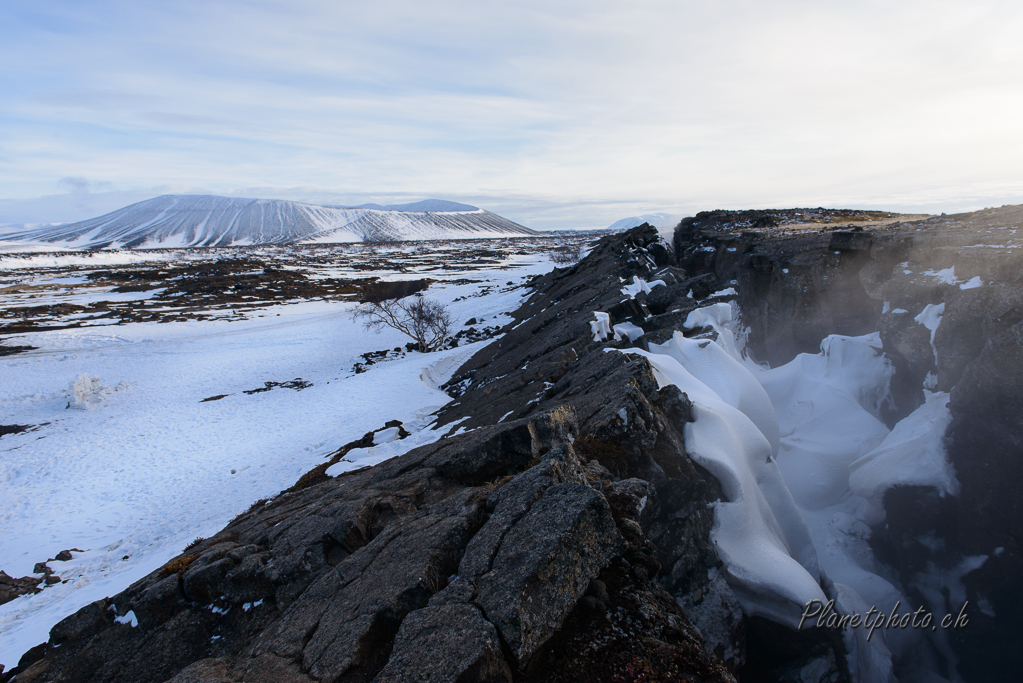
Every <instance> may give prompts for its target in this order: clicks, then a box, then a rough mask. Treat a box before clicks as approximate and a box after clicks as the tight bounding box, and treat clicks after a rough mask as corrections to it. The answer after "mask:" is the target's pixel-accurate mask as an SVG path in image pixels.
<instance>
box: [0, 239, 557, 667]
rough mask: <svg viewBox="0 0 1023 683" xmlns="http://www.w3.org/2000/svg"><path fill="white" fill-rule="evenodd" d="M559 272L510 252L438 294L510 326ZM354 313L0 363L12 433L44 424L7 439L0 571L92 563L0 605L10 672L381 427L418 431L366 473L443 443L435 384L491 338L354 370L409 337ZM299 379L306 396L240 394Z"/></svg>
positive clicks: (94, 335)
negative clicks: (64, 553) (15, 427)
mask: <svg viewBox="0 0 1023 683" xmlns="http://www.w3.org/2000/svg"><path fill="white" fill-rule="evenodd" d="M500 266H506V267H510V269H508V270H502V269H500ZM552 267H553V264H552V263H550V261H549V260H548V258H547V257H546V256H542V255H537V256H531V257H523V256H511V257H510V258H508V259H505V261H504V262H503V263H501V264H500V265H499V266H495V268H494V270H490V271H477V273H476V274H475V275H474V278H476V279H478V280H483V279H486V281H487V282H488V283H489V286H492V287H494V289H493V291H492V292H491V293H490V294H485V293H481V290H480V288H481V287H483V286H484V285H483V284H462V285H456V284H445V283H444V282H443V280H444V278H445V277H446V275H445V274H444V273H441V272H436V271H435V272H434V273H433V274H432V277H434V278H435V279H439V280H441V281H440V282H435V283H434V284H433V285H431V287H430V290H429V296H430V297H431V298H434V299H436V300H438V301H441V302H443V303H445V304H447V305H448V308H449V310H450V311H451V313H452V315H453V316H454V318H455V320H458V321H463V320H468V319H469V318H471V317H475V318H476V319H477V320H485V321H486V324H487V325H503V324H505V323H507V322H508V321H509V320H510V317H509V316H507V315H504V313H505V312H508V311H512V310H514V309H515V308H517V307H518V306H519V304H520V296H521V293H522V292H523V291H526V290H522V289H518V290H514V291H512V290H511V288H509V287H507V286H506V282H507V281H510V280H511V281H514V282H515V283H516V284H518V283H520V282H521V281H522V280H523V279H525V278H527V277H529V276H532V275H534V274H537V273H543V272H547V271H548V270H550V269H551V268H552ZM381 275H385V276H386V274H384V273H381ZM459 277H464V273H457V272H455V273H453V274H451V275H450V278H451V279H457V278H459ZM456 298H461V299H462V300H461V301H457V302H454V301H453V300H454V299H456ZM352 306H353V304H350V303H340V302H328V301H309V302H300V303H287V304H280V305H278V306H275V307H272V308H269V309H261V310H260V311H258V312H256V313H250V314H249V317H248V318H247V319H242V320H237V321H228V320H209V321H203V322H197V321H189V322H172V323H165V324H156V323H131V324H124V325H117V326H109V327H102V328H96V327H92V328H79V329H66V330H56V331H50V332H38V333H34V334H33V335H32V342H31V343H32V344H33V345H35V346H38V347H40V348H39V349H38V350H36V351H30V352H28V353H22V354H17V355H13V356H4V357H0V415H2V416H3V422H4V423H5V424H10V423H14V424H23V425H40V426H39V427H38V428H37V429H35V430H32V431H28V432H23V433H20V434H7V435H4V436H3V438H2V440H0V492H2V494H0V529H2V530H3V532H2V534H0V569H3V570H5V571H6V572H7V573H8V574H10V575H12V576H25V575H30V574H31V573H32V569H33V565H34V564H35V563H36V562H43V561H46V560H47V559H48V558H52V557H54V556H55V555H56V554H57V553H58V552H60V551H61V550H65V549H71V548H79V549H82V550H84V551H85V552H83V553H78V552H74V553H73V556H74V557H73V559H72V560H71V561H69V562H50V563H49V564H50V566H51V568H53V570H54V571H55V572H56V573H57V574H59V575H60V577H61V578H62V579H65V580H67V582H66V583H59V584H56V585H54V586H50V587H48V588H46V589H44V590H43V591H42V592H41V593H39V594H37V595H32V596H22V597H19V598H17V599H15V600H13V601H11V602H9V603H7V604H5V605H0V664H3V665H4V666H5V667H7V668H11V667H13V666H14V665H15V664H17V662H18V659H19V657H20V656H21V655H22V654H24V652H25V651H26V650H28V649H29V648H31V647H33V646H35V645H37V644H39V643H41V642H44V641H45V640H46V639H47V634H48V632H49V629H50V628H51V627H52V626H53V625H54V624H55V623H57V622H58V621H60V620H61V619H62V618H64V617H65V616H68V615H69V614H72V613H74V612H75V611H76V610H78V609H80V608H81V607H83V606H85V605H87V604H88V603H90V602H92V601H95V600H98V599H101V598H104V597H106V596H111V595H114V594H116V593H118V592H119V591H121V590H124V589H125V588H127V587H128V586H129V585H130V584H131V583H132V582H134V581H136V580H138V579H140V578H141V577H143V576H145V575H146V574H148V573H149V572H151V571H154V570H155V569H158V568H159V567H160V566H162V565H163V564H165V563H166V562H167V561H168V560H169V559H171V558H172V557H174V556H175V555H177V554H178V553H180V552H181V551H182V549H183V548H184V547H185V545H186V544H188V543H189V542H190V541H191V540H193V539H194V538H195V537H197V536H210V535H212V534H214V533H215V532H217V531H219V530H220V529H221V528H223V527H224V526H225V525H226V524H227V523H228V522H229V521H230V520H231V519H232V518H234V517H235V516H236V515H238V514H239V513H241V512H244V511H245V510H246V509H247V508H248V507H249V506H250V505H251V504H252V503H253V502H254V501H256V500H257V499H260V498H264V497H269V496H273V495H275V494H277V493H278V492H280V491H281V490H283V489H285V488H287V487H289V486H291V485H292V484H294V483H295V481H296V480H297V479H298V478H299V477H300V476H301V475H302V474H303V473H305V472H307V471H308V470H310V469H312V467H314V466H315V465H317V464H320V463H322V462H323V461H324V457H325V456H326V455H328V454H330V453H331V452H333V451H335V450H337V449H338V448H339V447H340V446H342V445H344V444H346V443H348V442H349V441H352V440H353V439H357V438H359V437H361V436H362V435H363V434H364V433H366V432H367V431H369V430H372V429H379V428H381V427H383V426H384V423H385V422H386V421H387V420H392V419H398V420H402V421H403V422H404V424H405V427H406V429H408V430H409V431H411V432H413V434H412V436H410V437H408V438H406V439H403V440H398V441H391V442H387V443H384V442H383V441H385V439H380V440H379V441H380V443H379V445H377V446H374V447H373V448H370V449H362V450H360V451H358V452H352V453H350V454H349V456H348V458H347V460H355V462H354V463H352V464H350V465H349V464H348V463H342V464H343V465H345V466H347V467H359V466H362V465H367V464H374V463H376V462H379V461H381V460H383V459H386V458H387V457H392V456H394V455H397V454H400V453H402V452H404V451H407V450H409V449H411V448H413V447H415V446H417V445H419V444H422V443H428V442H430V441H432V440H435V439H437V438H439V437H440V436H441V435H442V434H441V433H440V432H435V431H432V430H431V429H430V422H431V420H432V418H430V417H429V415H430V414H431V413H432V412H434V411H435V409H436V408H438V407H440V406H441V405H443V404H444V403H446V402H447V401H449V400H450V399H449V397H448V396H447V394H445V393H444V392H442V391H439V390H438V389H437V388H436V387H437V385H438V382H439V381H444V380H445V379H446V376H447V375H450V373H451V372H452V371H453V370H454V369H456V368H457V367H458V366H459V365H461V363H462V362H463V361H464V360H465V359H467V358H468V355H469V354H471V353H474V352H475V351H476V350H477V349H478V348H480V346H482V345H484V344H486V343H488V342H486V341H483V342H478V343H476V344H473V345H468V346H464V347H459V348H456V349H452V350H446V351H441V352H437V353H431V354H421V353H409V354H408V355H406V356H405V357H404V358H400V359H395V360H388V361H386V362H379V363H377V364H375V365H373V366H372V367H371V368H369V369H368V371H367V372H364V373H362V374H353V373H352V367H353V365H354V363H355V362H356V361H361V360H363V359H362V358H360V354H362V353H365V352H367V351H375V350H377V349H386V348H392V349H393V348H394V347H398V346H402V347H403V346H404V345H405V343H406V342H407V341H408V339H407V338H405V337H403V336H402V335H400V334H399V333H397V332H394V331H393V330H385V331H384V332H383V333H381V334H379V335H376V334H372V333H367V332H366V331H365V330H363V328H362V327H361V326H359V325H357V324H356V323H355V322H353V321H352V320H351V319H350V318H349V317H348V315H347V314H348V312H349V311H350V309H351V307H352ZM424 368H428V370H426V371H425V372H424ZM82 375H85V376H86V377H87V379H84V380H83V379H82ZM295 378H301V379H303V380H305V381H307V382H311V383H312V386H310V387H309V388H306V389H303V390H301V391H294V390H292V389H288V388H283V387H278V388H275V389H273V390H271V391H266V392H262V393H254V394H245V393H243V392H244V391H245V390H250V389H257V388H260V387H262V386H263V384H264V382H266V381H276V382H285V381H290V380H293V379H295ZM220 394H228V395H227V396H226V397H225V398H222V399H220V400H216V401H209V402H201V401H202V400H203V399H205V398H209V397H212V396H216V395H220ZM76 403H77V404H80V407H81V408H82V409H75V408H76ZM385 436H386V435H385ZM340 469H344V467H341V468H340ZM39 578H40V581H41V580H42V576H41V575H40V577H39Z"/></svg>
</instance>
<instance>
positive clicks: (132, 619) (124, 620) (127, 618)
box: [114, 608, 139, 628]
mask: <svg viewBox="0 0 1023 683" xmlns="http://www.w3.org/2000/svg"><path fill="white" fill-rule="evenodd" d="M115 611H116V608H115ZM114 623H115V624H124V625H126V626H131V627H132V628H135V627H136V626H138V625H139V620H138V617H136V616H135V610H128V613H127V614H125V615H124V616H120V617H114Z"/></svg>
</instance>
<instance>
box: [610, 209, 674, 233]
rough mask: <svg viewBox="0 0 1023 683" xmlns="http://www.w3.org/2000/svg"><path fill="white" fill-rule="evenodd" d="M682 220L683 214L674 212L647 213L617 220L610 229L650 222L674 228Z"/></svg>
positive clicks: (630, 227) (621, 228) (616, 229)
mask: <svg viewBox="0 0 1023 683" xmlns="http://www.w3.org/2000/svg"><path fill="white" fill-rule="evenodd" d="M681 220H682V216H680V215H677V214H673V213H645V214H643V215H642V216H629V217H628V218H623V219H621V220H618V221H615V222H614V223H612V224H611V225H609V226H608V227H607V229H608V230H615V231H618V230H631V229H632V228H634V227H636V226H637V225H643V224H644V223H649V224H650V225H652V226H654V227H655V228H674V227H675V226H676V225H678V223H679V221H681Z"/></svg>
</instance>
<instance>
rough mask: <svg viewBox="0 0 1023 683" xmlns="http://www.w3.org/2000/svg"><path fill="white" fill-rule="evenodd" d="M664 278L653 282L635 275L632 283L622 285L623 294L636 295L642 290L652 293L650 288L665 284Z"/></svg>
mask: <svg viewBox="0 0 1023 683" xmlns="http://www.w3.org/2000/svg"><path fill="white" fill-rule="evenodd" d="M663 285H664V280H654V281H653V282H647V281H646V280H644V279H643V278H641V277H639V276H637V275H633V276H632V284H631V285H625V286H624V287H622V294H624V295H625V296H636V295H637V294H639V293H640V292H646V293H647V294H649V293H650V290H651V289H653V288H654V287H657V286H663Z"/></svg>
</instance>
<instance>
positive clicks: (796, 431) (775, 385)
mask: <svg viewBox="0 0 1023 683" xmlns="http://www.w3.org/2000/svg"><path fill="white" fill-rule="evenodd" d="M880 348H881V341H880V337H879V336H878V335H877V334H873V335H867V336H865V337H843V336H839V335H832V336H830V337H828V338H827V339H825V340H824V341H823V342H821V353H819V354H814V355H811V354H808V353H801V354H799V355H798V356H796V357H795V358H794V359H793V360H792V361H791V362H789V363H786V364H785V365H783V366H781V367H778V368H774V369H771V370H767V371H764V372H761V373H759V374H758V375H757V379H758V380H760V383H761V384H762V385H763V387H764V389H765V390H766V392H767V394H768V395H769V396H770V400H771V402H772V403H773V404H774V408H775V410H776V412H777V414H778V428H779V430H780V433H781V447H782V452H781V453H780V454H779V458H778V466H779V467H781V470H782V473H783V474H784V475H785V481H786V482H787V483H788V486H789V489H790V490H791V491H792V495H793V496H794V497H795V499H796V502H798V503H799V505H800V507H802V508H805V509H808V510H819V509H821V508H824V507H828V506H830V505H834V504H835V503H837V502H839V501H840V500H841V499H842V498H843V497H844V496H845V495H847V493H848V492H849V465H851V464H852V463H853V461H855V460H856V459H857V458H859V457H861V456H862V455H864V454H865V453H867V452H869V451H870V450H872V449H873V448H875V447H876V446H878V444H880V443H881V441H882V440H883V439H884V438H885V436H887V434H888V429H887V427H885V425H884V423H883V422H881V420H879V419H878V418H877V417H876V416H877V414H878V410H879V409H880V407H881V404H882V403H883V401H884V400H885V398H886V397H887V395H888V384H889V381H890V379H891V375H892V369H891V365H890V364H889V363H888V361H887V359H885V357H884V356H883V355H881V354H880Z"/></svg>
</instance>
